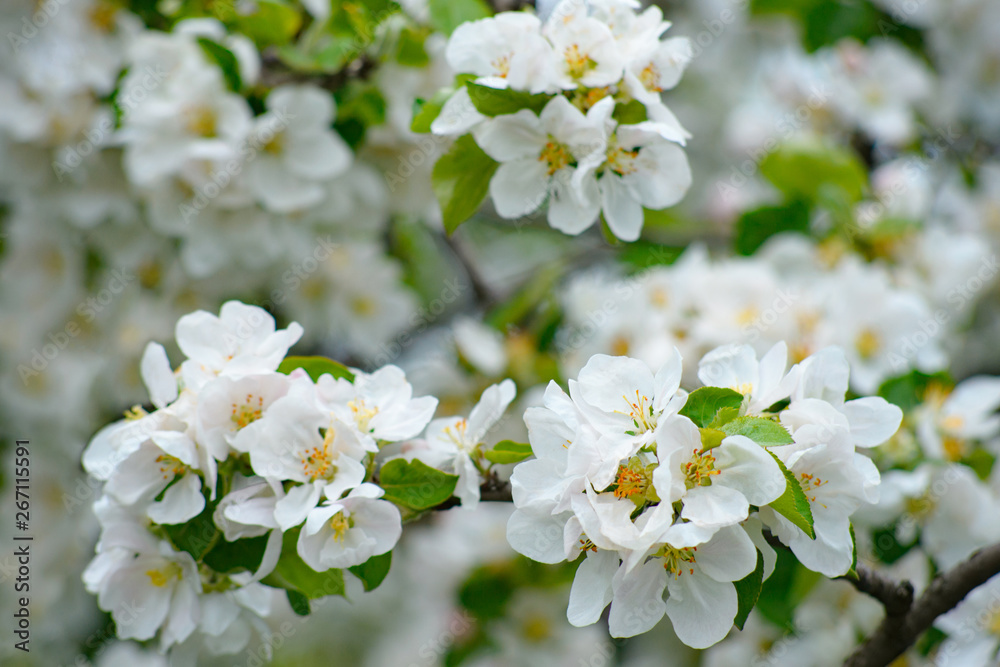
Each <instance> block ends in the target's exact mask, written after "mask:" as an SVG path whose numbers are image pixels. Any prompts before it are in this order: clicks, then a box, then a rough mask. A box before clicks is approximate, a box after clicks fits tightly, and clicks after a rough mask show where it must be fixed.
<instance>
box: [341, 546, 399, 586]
mask: <svg viewBox="0 0 1000 667" xmlns="http://www.w3.org/2000/svg"><path fill="white" fill-rule="evenodd" d="M391 565H392V552H391V551H386V552H385V553H384V554H380V555H378V556H372V557H371V558H369V559H368V560H366V561H365V562H364V563H362V564H361V565H355V566H353V567H349V568H347V569H348V570H350V571H351V574H353V575H354V576H355V577H357V578H358V579H360V580H361V583H362V584H364V587H365V591H373V590H375V589H376V588H378V587H379V585H380V584H381V583H382V581H383V580H384V579H385V577H386V575H387V574H389V567H390V566H391Z"/></svg>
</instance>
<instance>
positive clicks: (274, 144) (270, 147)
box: [263, 132, 285, 155]
mask: <svg viewBox="0 0 1000 667" xmlns="http://www.w3.org/2000/svg"><path fill="white" fill-rule="evenodd" d="M263 150H264V152H265V153H270V154H271V155H281V153H282V151H284V150H285V133H284V132H275V133H274V137H273V138H272V139H271V140H270V141H268V142H267V143H266V144H264V148H263Z"/></svg>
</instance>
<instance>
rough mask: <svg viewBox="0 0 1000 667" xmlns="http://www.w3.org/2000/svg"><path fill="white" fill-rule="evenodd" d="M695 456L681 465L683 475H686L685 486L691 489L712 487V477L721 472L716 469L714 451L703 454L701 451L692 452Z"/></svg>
mask: <svg viewBox="0 0 1000 667" xmlns="http://www.w3.org/2000/svg"><path fill="white" fill-rule="evenodd" d="M692 452H693V456H692V457H691V458H690V459H689V460H688V461H686V462H685V463H682V464H681V474H682V475H684V484H685V486H687V488H689V489H693V488H694V487H696V486H710V485H711V484H712V477H713V476H715V475H718V474H719V473H720V472H721V471H720V470H716V469H715V457H714V456H712V451H711V450H709V451H707V452H703V451H701V450H699V449H695V450H692Z"/></svg>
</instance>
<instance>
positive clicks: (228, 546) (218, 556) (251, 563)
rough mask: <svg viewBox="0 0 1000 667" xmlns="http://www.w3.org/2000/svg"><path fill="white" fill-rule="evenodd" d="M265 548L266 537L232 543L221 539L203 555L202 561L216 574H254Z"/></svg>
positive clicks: (248, 538) (244, 539)
mask: <svg viewBox="0 0 1000 667" xmlns="http://www.w3.org/2000/svg"><path fill="white" fill-rule="evenodd" d="M266 548H267V535H261V536H260V537H246V538H243V539H241V540H236V541H234V542H228V541H226V539H225V538H223V539H220V540H218V541H217V542H216V544H215V546H214V547H213V548H212V550H211V551H209V552H208V553H206V554H205V557H204V559H203V561H204V563H205V565H208V566H209V567H210V568H212V569H213V570H215V571H216V572H223V573H231V572H239V571H241V570H246V571H248V572H256V571H257V568H259V567H260V562H261V560H263V558H264V550H265V549H266Z"/></svg>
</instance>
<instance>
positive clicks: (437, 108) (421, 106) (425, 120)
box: [410, 88, 453, 134]
mask: <svg viewBox="0 0 1000 667" xmlns="http://www.w3.org/2000/svg"><path fill="white" fill-rule="evenodd" d="M452 92H453V91H451V90H450V89H447V88H445V89H444V90H439V91H438V92H437V93H435V94H434V97H432V98H431V99H429V100H419V99H418V100H415V101H414V103H413V120H412V121H410V130H412V131H413V132H418V133H420V134H427V133H428V132H430V131H431V123H433V122H434V119H435V118H437V117H438V116H439V115H441V109H443V108H444V103H445V102H447V101H448V98H449V97H451V95H452Z"/></svg>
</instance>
